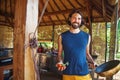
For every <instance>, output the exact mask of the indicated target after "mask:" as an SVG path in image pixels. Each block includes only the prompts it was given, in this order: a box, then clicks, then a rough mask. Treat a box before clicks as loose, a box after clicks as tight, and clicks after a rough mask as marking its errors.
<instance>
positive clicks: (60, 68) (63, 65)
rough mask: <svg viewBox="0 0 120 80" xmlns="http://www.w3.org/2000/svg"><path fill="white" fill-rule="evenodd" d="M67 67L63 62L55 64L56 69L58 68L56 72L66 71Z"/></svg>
mask: <svg viewBox="0 0 120 80" xmlns="http://www.w3.org/2000/svg"><path fill="white" fill-rule="evenodd" d="M68 65H69V63H68V62H66V63H65V64H64V63H63V62H59V63H57V64H56V67H57V68H58V70H60V71H63V70H65V69H66V66H68Z"/></svg>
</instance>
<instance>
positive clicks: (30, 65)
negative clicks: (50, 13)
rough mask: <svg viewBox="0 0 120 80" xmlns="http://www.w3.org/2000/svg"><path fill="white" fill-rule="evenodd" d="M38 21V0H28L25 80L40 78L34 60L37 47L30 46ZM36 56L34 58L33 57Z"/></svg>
mask: <svg viewBox="0 0 120 80" xmlns="http://www.w3.org/2000/svg"><path fill="white" fill-rule="evenodd" d="M37 23H38V0H28V2H27V15H26V28H25V30H26V31H25V44H26V48H25V80H39V79H38V78H37V77H38V76H37V72H36V67H35V66H37V65H36V64H35V62H34V59H35V57H34V56H35V55H36V49H32V48H30V46H29V45H28V43H29V38H30V37H32V38H33V36H34V33H35V34H36V32H35V30H36V27H37ZM31 34H32V35H31ZM35 36H36V35H35ZM33 57H34V58H33Z"/></svg>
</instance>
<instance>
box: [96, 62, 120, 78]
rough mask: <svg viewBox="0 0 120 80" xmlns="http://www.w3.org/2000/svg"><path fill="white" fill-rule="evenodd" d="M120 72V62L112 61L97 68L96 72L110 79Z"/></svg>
mask: <svg viewBox="0 0 120 80" xmlns="http://www.w3.org/2000/svg"><path fill="white" fill-rule="evenodd" d="M119 70H120V61H119V60H111V61H108V62H106V63H103V64H101V65H100V66H98V67H96V69H95V72H96V73H97V74H98V75H100V76H102V77H110V76H113V75H114V74H116V73H117V72H118V71H119Z"/></svg>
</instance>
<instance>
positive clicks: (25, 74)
mask: <svg viewBox="0 0 120 80" xmlns="http://www.w3.org/2000/svg"><path fill="white" fill-rule="evenodd" d="M21 4H22V6H21ZM26 11H27V12H26ZM37 23H38V0H28V1H27V0H17V1H16V6H15V26H14V55H13V57H14V58H13V66H14V68H13V80H39V79H38V78H37V75H36V69H35V65H34V61H33V56H32V54H33V55H34V52H35V51H36V49H34V50H32V49H31V47H30V45H29V34H30V33H34V31H35V29H36V27H37ZM32 51H33V52H32Z"/></svg>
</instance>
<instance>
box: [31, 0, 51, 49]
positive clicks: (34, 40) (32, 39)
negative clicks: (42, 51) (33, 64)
mask: <svg viewBox="0 0 120 80" xmlns="http://www.w3.org/2000/svg"><path fill="white" fill-rule="evenodd" d="M48 2H49V0H46V2H45V5H44V7H43V10H42V12H41V15H40V17H39V21H38V24H37V27H36V28H35V31H34V34H33V38H31V39H30V42H29V44H30V47H31V48H36V47H37V39H36V36H35V33H36V31H37V29H38V27H39V25H40V22H41V20H42V17H43V15H44V12H45V9H46V7H47V4H48Z"/></svg>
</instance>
